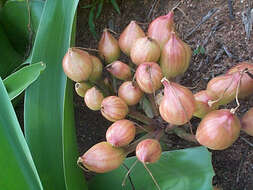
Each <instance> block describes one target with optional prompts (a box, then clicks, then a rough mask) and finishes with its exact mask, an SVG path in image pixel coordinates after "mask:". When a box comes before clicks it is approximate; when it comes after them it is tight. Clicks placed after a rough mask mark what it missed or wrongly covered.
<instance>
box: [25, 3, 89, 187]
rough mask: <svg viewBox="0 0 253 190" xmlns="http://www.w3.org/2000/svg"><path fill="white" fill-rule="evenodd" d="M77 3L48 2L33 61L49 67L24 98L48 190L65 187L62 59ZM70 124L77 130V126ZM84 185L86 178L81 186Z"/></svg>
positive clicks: (28, 132)
mask: <svg viewBox="0 0 253 190" xmlns="http://www.w3.org/2000/svg"><path fill="white" fill-rule="evenodd" d="M77 4H78V0H71V1H70V0H48V1H46V4H45V7H44V10H43V13H42V17H41V22H40V25H39V28H38V32H37V36H36V39H35V44H34V49H33V54H32V63H35V62H38V61H43V62H45V63H47V69H46V71H45V72H43V73H42V74H41V77H40V78H39V80H37V81H36V82H35V83H33V85H31V86H30V87H29V88H28V90H27V92H26V97H25V98H26V99H25V133H26V139H27V142H28V144H29V147H30V149H31V152H32V155H33V157H34V161H35V164H36V166H37V168H38V172H39V175H40V177H41V180H42V184H43V186H44V188H45V189H47V190H56V189H59V190H64V189H66V184H65V178H64V166H63V160H64V158H63V145H62V144H63V140H62V128H63V121H65V122H66V120H63V116H64V94H65V88H66V76H65V75H64V73H63V70H62V66H61V61H62V58H63V56H64V54H65V53H66V52H67V49H68V47H69V45H70V39H71V29H72V24H73V19H74V15H75V11H76V7H77ZM66 98H71V97H69V96H68V97H66ZM70 114H72V113H70ZM70 117H73V115H72V116H71V115H70ZM68 127H69V128H70V130H74V126H71V125H70V126H68ZM72 148H76V146H75V147H74V146H72ZM64 156H65V155H64ZM72 156H76V155H72ZM66 159H67V158H66ZM70 164H73V165H75V163H70ZM79 177H80V178H81V177H82V176H81V175H79ZM82 179H83V180H84V178H83V177H82ZM80 181H81V180H80ZM81 186H82V187H81ZM84 187H85V184H84V181H83V183H82V184H81V185H80V187H79V188H78V189H83V188H84Z"/></svg>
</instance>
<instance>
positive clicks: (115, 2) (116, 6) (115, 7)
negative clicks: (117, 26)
mask: <svg viewBox="0 0 253 190" xmlns="http://www.w3.org/2000/svg"><path fill="white" fill-rule="evenodd" d="M110 1H111V3H112V6H113V7H114V9H115V10H116V11H117V13H118V14H120V10H119V6H118V3H117V1H116V0H110Z"/></svg>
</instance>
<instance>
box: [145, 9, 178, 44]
mask: <svg viewBox="0 0 253 190" xmlns="http://www.w3.org/2000/svg"><path fill="white" fill-rule="evenodd" d="M173 16H174V13H173V11H170V12H169V13H168V14H167V15H163V16H160V17H158V18H156V19H155V20H153V21H152V22H151V23H150V25H149V27H148V36H149V37H150V38H152V39H154V40H156V41H157V42H158V44H159V45H160V47H161V49H163V46H164V44H165V43H166V42H167V41H168V40H169V39H170V37H171V32H172V31H174V21H173Z"/></svg>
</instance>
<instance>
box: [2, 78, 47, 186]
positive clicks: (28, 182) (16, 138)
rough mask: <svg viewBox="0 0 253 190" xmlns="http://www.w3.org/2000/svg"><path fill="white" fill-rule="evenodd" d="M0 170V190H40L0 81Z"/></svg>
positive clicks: (19, 129) (36, 175) (28, 153)
mask: <svg viewBox="0 0 253 190" xmlns="http://www.w3.org/2000/svg"><path fill="white" fill-rule="evenodd" d="M0 168H1V172H0V189H3V190H16V189H20V190H21V189H25V190H42V189H43V188H42V185H41V182H40V179H39V176H38V173H37V171H36V168H35V165H34V162H33V159H32V157H31V153H30V151H29V149H28V146H27V144H26V141H25V138H24V136H23V133H22V131H21V128H20V126H19V123H18V120H17V117H16V114H15V111H14V109H13V107H12V105H11V102H10V99H9V96H8V93H7V91H6V89H5V87H4V84H3V81H2V79H1V78H0Z"/></svg>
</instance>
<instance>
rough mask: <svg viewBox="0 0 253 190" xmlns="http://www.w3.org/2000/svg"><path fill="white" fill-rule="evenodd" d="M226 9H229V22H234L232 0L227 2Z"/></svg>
mask: <svg viewBox="0 0 253 190" xmlns="http://www.w3.org/2000/svg"><path fill="white" fill-rule="evenodd" d="M228 9H229V18H230V20H234V19H235V16H234V13H233V12H234V11H233V2H232V0H228Z"/></svg>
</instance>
